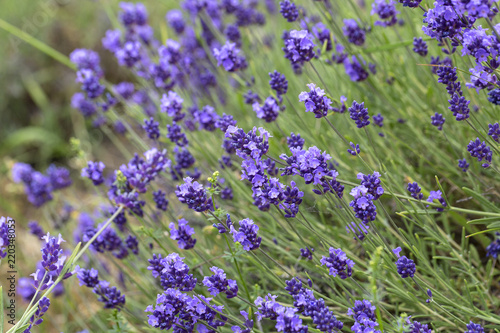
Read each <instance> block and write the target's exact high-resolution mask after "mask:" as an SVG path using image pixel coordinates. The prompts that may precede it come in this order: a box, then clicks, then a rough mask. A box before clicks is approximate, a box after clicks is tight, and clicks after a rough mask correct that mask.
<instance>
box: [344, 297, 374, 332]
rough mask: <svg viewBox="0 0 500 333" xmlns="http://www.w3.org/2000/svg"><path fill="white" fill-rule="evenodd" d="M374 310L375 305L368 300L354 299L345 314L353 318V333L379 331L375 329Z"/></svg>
mask: <svg viewBox="0 0 500 333" xmlns="http://www.w3.org/2000/svg"><path fill="white" fill-rule="evenodd" d="M375 310H376V307H375V306H374V305H372V303H371V302H370V301H368V300H362V301H354V307H352V308H349V309H348V310H347V315H349V316H352V317H353V319H354V325H352V327H351V330H352V331H353V332H354V333H365V332H370V333H381V332H380V331H379V330H376V329H375V327H377V326H378V323H377V319H376V317H375Z"/></svg>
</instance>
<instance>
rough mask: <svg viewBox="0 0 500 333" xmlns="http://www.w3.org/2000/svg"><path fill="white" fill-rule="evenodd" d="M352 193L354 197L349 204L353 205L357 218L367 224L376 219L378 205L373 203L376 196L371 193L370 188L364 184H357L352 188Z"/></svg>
mask: <svg viewBox="0 0 500 333" xmlns="http://www.w3.org/2000/svg"><path fill="white" fill-rule="evenodd" d="M350 194H351V195H352V196H353V197H354V199H353V200H352V201H351V202H350V203H349V206H351V207H352V209H353V211H354V213H355V216H356V218H358V219H360V220H362V221H363V223H365V224H368V223H369V222H370V221H373V220H375V217H376V216H377V207H376V206H375V204H374V203H373V200H374V196H373V195H372V194H370V193H369V190H368V188H366V187H365V186H363V185H361V186H357V187H355V188H353V189H352V190H351V192H350Z"/></svg>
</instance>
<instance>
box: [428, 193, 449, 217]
mask: <svg viewBox="0 0 500 333" xmlns="http://www.w3.org/2000/svg"><path fill="white" fill-rule="evenodd" d="M434 199H436V200H438V201H439V203H440V204H441V205H442V206H443V207H446V206H447V204H446V200H444V198H443V196H442V193H441V191H430V192H429V197H428V198H427V201H428V202H432V201H434ZM436 210H437V211H438V212H442V211H443V210H444V209H443V208H436Z"/></svg>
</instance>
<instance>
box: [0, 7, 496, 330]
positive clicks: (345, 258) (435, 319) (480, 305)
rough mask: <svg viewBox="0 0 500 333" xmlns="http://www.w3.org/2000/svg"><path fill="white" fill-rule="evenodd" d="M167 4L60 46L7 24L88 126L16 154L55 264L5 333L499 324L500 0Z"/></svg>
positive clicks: (25, 279)
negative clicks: (92, 37) (59, 149)
mask: <svg viewBox="0 0 500 333" xmlns="http://www.w3.org/2000/svg"><path fill="white" fill-rule="evenodd" d="M96 6H97V4H96ZM106 6H108V5H106ZM167 6H168V9H169V11H168V12H166V13H165V16H164V17H160V16H158V15H157V14H158V13H159V11H158V8H162V10H164V9H165V8H164V7H156V6H155V5H154V4H151V7H150V4H144V5H143V4H141V3H121V4H120V5H119V6H117V7H116V8H114V9H116V10H117V11H118V14H117V16H115V15H114V14H113V8H110V7H105V9H106V10H105V11H104V12H105V13H106V14H107V15H108V18H109V20H110V22H111V23H113V24H114V25H115V26H114V27H113V29H112V30H109V31H107V32H106V33H105V35H104V36H103V38H102V46H103V49H104V51H102V52H99V53H97V52H96V51H92V50H89V49H85V48H80V49H77V50H75V51H73V52H72V53H71V54H70V55H69V57H66V56H64V55H62V54H60V53H58V52H57V51H56V50H55V49H52V48H50V47H49V46H47V45H45V44H43V43H41V42H40V41H37V40H36V39H34V38H33V37H31V36H29V35H27V34H26V33H24V32H22V31H20V30H18V29H16V28H15V27H13V26H11V25H9V24H7V23H5V22H4V21H2V20H0V27H2V28H3V29H6V30H8V31H9V32H11V33H13V34H15V35H17V36H18V37H20V38H23V39H24V40H25V41H27V42H29V43H31V44H32V45H33V46H35V47H38V48H39V49H40V50H41V51H44V52H46V53H47V54H49V55H51V56H52V57H54V58H56V59H58V60H60V61H61V62H62V63H63V64H65V65H67V66H68V67H69V68H71V69H73V70H74V71H75V74H74V79H75V80H76V84H75V85H74V87H73V88H74V90H75V93H74V96H73V98H72V101H71V106H72V107H73V110H72V111H71V112H73V115H74V117H75V118H78V119H79V121H82V122H84V123H85V125H86V126H84V127H82V128H81V130H80V131H77V132H75V133H74V135H75V139H74V140H72V148H73V151H72V155H71V156H70V159H69V161H70V163H68V165H67V166H66V167H62V166H56V165H51V166H50V167H49V168H47V169H46V171H45V172H41V171H37V168H36V167H35V166H31V165H28V164H26V163H23V162H21V161H19V162H15V163H13V164H12V165H11V180H12V182H13V183H16V184H17V185H13V186H15V187H16V188H18V190H19V191H20V192H22V191H24V195H23V196H19V197H20V200H27V201H28V202H29V203H30V204H31V205H33V206H34V207H36V209H37V212H39V213H40V214H39V215H40V217H39V220H40V221H41V223H40V224H39V223H37V222H36V221H32V222H29V223H27V222H26V223H24V221H23V219H24V216H22V215H21V216H18V217H17V220H18V221H19V222H18V223H19V229H16V237H20V235H23V237H24V235H26V236H25V237H26V239H29V241H33V242H39V243H38V245H39V247H40V248H41V253H42V256H41V258H40V260H37V261H32V260H28V258H29V256H28V255H25V256H23V257H24V258H23V259H24V261H25V265H24V266H23V270H22V278H21V279H19V281H18V285H17V288H18V290H19V293H20V294H21V295H22V296H23V299H24V301H23V302H24V303H23V304H22V306H21V307H22V308H23V309H24V313H23V314H22V315H21V316H20V317H18V318H17V319H16V321H15V323H14V324H13V325H10V326H9V327H7V329H6V331H7V332H9V333H13V332H31V331H35V330H37V329H38V330H40V331H47V332H49V331H50V332H52V331H58V332H60V331H64V332H67V333H69V332H96V331H102V332H142V331H145V332H155V331H162V330H163V331H169V332H178V333H181V332H200V333H208V332H236V333H238V332H240V333H242V332H245V333H249V332H258V333H263V332H301V333H305V332H355V333H360V332H361V333H369V332H400V333H416V332H495V331H498V330H499V329H500V312H499V311H498V309H499V308H500V298H499V296H500V267H499V264H498V261H497V258H498V255H499V254H500V245H499V238H498V235H499V234H498V233H497V234H495V231H496V230H500V225H499V222H498V221H499V220H500V194H499V193H498V188H500V169H499V168H498V162H499V161H500V159H499V153H500V146H499V143H498V141H499V139H498V138H499V136H500V134H499V133H500V130H499V126H498V118H499V117H498V109H497V108H498V104H500V103H499V101H500V94H499V92H500V90H499V89H500V87H498V78H497V74H498V73H497V72H498V67H499V65H500V60H499V59H498V57H499V56H500V35H499V33H500V25H499V24H500V23H499V24H495V20H497V17H496V16H497V13H498V9H497V5H496V3H494V2H491V1H481V2H467V1H441V0H438V1H436V2H434V3H432V4H431V3H430V2H427V3H426V2H425V1H424V2H421V1H399V2H397V3H396V2H394V1H383V0H375V1H373V3H366V4H365V3H358V2H356V1H353V0H349V1H348V2H347V3H340V2H334V1H329V0H325V1H298V0H297V1H288V0H286V1H281V2H279V3H277V2H276V3H275V2H273V1H264V0H262V1H234V0H209V1H199V0H183V1H181V2H180V3H179V4H177V3H175V2H172V3H168V5H167ZM148 7H150V8H149V9H148ZM156 16H158V17H156ZM160 20H161V23H158V22H160ZM416 26H421V28H422V29H421V30H417V29H415V27H416ZM483 27H487V28H483ZM156 28H158V29H156ZM277 31H279V35H277ZM82 47H85V46H84V45H82ZM103 58H105V59H106V60H107V61H106V62H104V61H102V64H104V63H108V62H109V61H114V62H116V64H117V65H118V66H119V68H120V73H123V77H127V80H128V81H122V82H118V81H117V82H114V81H113V82H111V81H108V79H107V78H108V77H113V76H111V75H110V74H111V73H110V71H111V69H107V68H106V67H105V66H103V65H102V64H101V59H103ZM338 96H341V97H338ZM346 111H348V112H346ZM311 113H312V114H311ZM451 115H453V117H451ZM445 118H448V121H447V122H446V124H445ZM89 131H93V132H98V133H101V134H102V136H103V139H102V140H103V141H97V140H96V139H93V138H92V137H91V136H90V135H89ZM377 134H378V135H377ZM361 148H362V149H361ZM77 190H78V191H81V192H82V193H84V194H80V193H79V192H77ZM81 195H84V197H85V198H87V199H86V200H82V199H81V197H80V196H81ZM10 215H12V214H10ZM0 223H1V224H0V256H1V257H2V258H3V257H5V255H6V254H7V253H8V252H6V251H7V249H8V246H9V245H10V243H11V242H12V239H11V238H9V227H8V225H7V219H5V218H2V219H1V220H0ZM44 230H48V231H49V233H47V235H46V236H44ZM24 231H26V232H24ZM30 233H31V234H30ZM50 233H53V234H59V233H60V235H59V237H52V236H50ZM61 235H62V236H61ZM29 237H31V238H29ZM63 237H64V239H65V240H66V241H64V240H63ZM400 253H404V254H405V255H400ZM1 264H2V265H6V263H5V258H4V259H3V260H2V263H1ZM27 272H29V273H33V274H31V275H30V274H29V273H27ZM73 275H76V277H74V276H73ZM77 280H78V281H77ZM83 287H87V288H83ZM5 289H6V288H5ZM4 294H5V293H4ZM4 297H5V295H4ZM82 300H83V301H84V302H85V304H89V306H88V309H87V310H86V311H80V310H79V308H78V305H79V303H80V302H81V301H82ZM49 305H50V308H49ZM65 307H67V308H66V309H65ZM42 316H43V319H42ZM60 318H63V320H61V319H60ZM35 326H36V328H34V327H35Z"/></svg>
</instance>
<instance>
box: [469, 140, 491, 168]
mask: <svg viewBox="0 0 500 333" xmlns="http://www.w3.org/2000/svg"><path fill="white" fill-rule="evenodd" d="M467 151H468V152H469V153H470V156H472V157H475V158H477V160H478V162H481V161H483V160H484V161H485V162H484V163H483V164H481V166H482V167H483V168H488V167H489V166H490V164H491V157H492V155H493V152H492V151H491V148H490V147H489V146H487V145H486V143H484V141H483V142H481V140H479V138H476V140H471V141H470V142H469V144H468V145H467Z"/></svg>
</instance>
